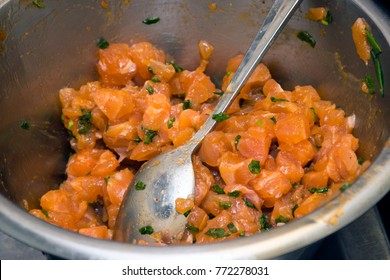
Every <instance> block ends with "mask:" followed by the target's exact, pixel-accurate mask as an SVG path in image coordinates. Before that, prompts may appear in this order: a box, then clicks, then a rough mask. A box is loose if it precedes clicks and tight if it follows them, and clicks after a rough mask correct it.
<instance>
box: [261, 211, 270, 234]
mask: <svg viewBox="0 0 390 280" xmlns="http://www.w3.org/2000/svg"><path fill="white" fill-rule="evenodd" d="M259 222H260V230H261V231H265V230H269V229H270V228H272V225H271V224H270V223H269V222H268V221H267V217H266V216H265V214H263V215H261V217H260V219H259Z"/></svg>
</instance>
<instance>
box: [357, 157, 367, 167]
mask: <svg viewBox="0 0 390 280" xmlns="http://www.w3.org/2000/svg"><path fill="white" fill-rule="evenodd" d="M365 161H366V159H365V158H362V157H360V158H358V163H359V164H360V165H362V164H363V162H365Z"/></svg>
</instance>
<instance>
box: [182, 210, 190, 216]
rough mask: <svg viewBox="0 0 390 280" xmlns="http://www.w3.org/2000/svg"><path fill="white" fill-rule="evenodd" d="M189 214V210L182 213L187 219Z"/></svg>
mask: <svg viewBox="0 0 390 280" xmlns="http://www.w3.org/2000/svg"><path fill="white" fill-rule="evenodd" d="M190 213H191V210H188V211H187V212H184V213H183V215H184V217H186V218H187V217H188V215H189V214H190Z"/></svg>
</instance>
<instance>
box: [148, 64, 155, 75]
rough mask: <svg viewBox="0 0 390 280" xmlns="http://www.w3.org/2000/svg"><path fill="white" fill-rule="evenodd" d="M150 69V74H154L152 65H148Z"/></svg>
mask: <svg viewBox="0 0 390 280" xmlns="http://www.w3.org/2000/svg"><path fill="white" fill-rule="evenodd" d="M148 71H149V73H150V74H152V75H154V72H153V68H152V67H151V66H148Z"/></svg>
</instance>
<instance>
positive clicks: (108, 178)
mask: <svg viewBox="0 0 390 280" xmlns="http://www.w3.org/2000/svg"><path fill="white" fill-rule="evenodd" d="M109 180H110V176H107V177H105V178H104V182H105V183H106V185H107V184H108V181H109Z"/></svg>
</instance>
